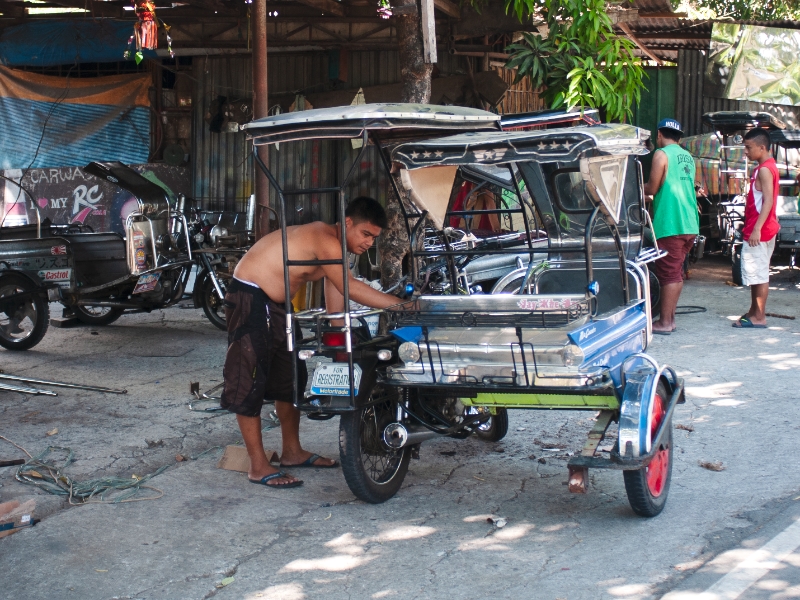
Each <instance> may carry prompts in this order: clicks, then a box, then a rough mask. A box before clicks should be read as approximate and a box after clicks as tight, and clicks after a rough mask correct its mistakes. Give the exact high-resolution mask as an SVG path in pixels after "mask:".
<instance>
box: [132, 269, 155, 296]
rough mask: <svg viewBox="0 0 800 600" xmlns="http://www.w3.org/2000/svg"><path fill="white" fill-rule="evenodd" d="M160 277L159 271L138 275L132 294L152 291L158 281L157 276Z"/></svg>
mask: <svg viewBox="0 0 800 600" xmlns="http://www.w3.org/2000/svg"><path fill="white" fill-rule="evenodd" d="M159 277H161V272H160V271H159V272H158V273H147V274H145V275H139V279H138V281H137V282H136V287H135V288H133V292H132V293H133V294H141V293H143V292H152V291H153V289H154V288H155V287H156V284H157V283H158V278H159Z"/></svg>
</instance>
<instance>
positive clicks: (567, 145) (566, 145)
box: [564, 140, 573, 150]
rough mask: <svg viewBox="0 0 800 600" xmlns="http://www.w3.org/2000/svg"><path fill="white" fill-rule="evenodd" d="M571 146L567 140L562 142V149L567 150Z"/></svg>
mask: <svg viewBox="0 0 800 600" xmlns="http://www.w3.org/2000/svg"><path fill="white" fill-rule="evenodd" d="M572 146H573V144H570V143H569V140H565V141H564V148H566V149H567V150H569V149H570V148H572Z"/></svg>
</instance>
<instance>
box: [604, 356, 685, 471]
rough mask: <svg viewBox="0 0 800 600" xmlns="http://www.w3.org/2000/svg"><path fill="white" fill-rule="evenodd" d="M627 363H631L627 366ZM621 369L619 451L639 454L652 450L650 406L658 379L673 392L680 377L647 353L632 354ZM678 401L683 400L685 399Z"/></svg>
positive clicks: (630, 454)
mask: <svg viewBox="0 0 800 600" xmlns="http://www.w3.org/2000/svg"><path fill="white" fill-rule="evenodd" d="M627 365H632V366H631V367H630V368H628V369H626V366H627ZM622 371H623V390H622V403H621V405H620V416H619V453H620V456H622V457H623V458H638V457H639V456H643V455H645V454H647V453H649V452H650V449H651V447H652V441H653V440H652V429H651V425H652V414H651V406H652V404H653V400H654V399H655V395H656V390H657V388H658V383H659V382H661V381H663V382H664V385H665V386H666V388H667V393H668V394H669V395H670V396H671V395H672V393H673V392H674V391H675V388H676V387H677V386H678V377H677V375H676V374H675V371H674V370H673V369H672V368H671V367H668V366H659V365H658V363H657V362H656V361H655V360H654V359H653V358H651V357H649V356H647V355H646V354H636V355H632V356H630V357H629V358H628V360H626V361H625V363H623V365H622ZM664 400H665V401H666V400H667V398H664ZM679 402H683V399H681V400H680V401H679Z"/></svg>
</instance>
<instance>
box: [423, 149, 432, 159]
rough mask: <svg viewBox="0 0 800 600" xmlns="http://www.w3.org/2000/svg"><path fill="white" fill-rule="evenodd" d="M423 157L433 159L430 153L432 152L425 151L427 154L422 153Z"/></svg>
mask: <svg viewBox="0 0 800 600" xmlns="http://www.w3.org/2000/svg"><path fill="white" fill-rule="evenodd" d="M422 156H423V157H424V158H430V157H431V153H430V152H428V151H427V150H425V152H423V153H422Z"/></svg>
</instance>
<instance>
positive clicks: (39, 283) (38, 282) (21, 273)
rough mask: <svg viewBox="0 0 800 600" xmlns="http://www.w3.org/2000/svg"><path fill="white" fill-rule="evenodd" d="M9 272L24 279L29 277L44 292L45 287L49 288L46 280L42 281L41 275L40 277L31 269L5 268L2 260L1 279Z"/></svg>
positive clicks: (0, 266) (0, 265)
mask: <svg viewBox="0 0 800 600" xmlns="http://www.w3.org/2000/svg"><path fill="white" fill-rule="evenodd" d="M8 274H13V275H16V276H18V277H23V278H24V279H27V280H28V281H30V282H31V283H32V284H33V285H34V286H36V287H37V288H40V289H41V290H42V292H44V291H45V289H46V288H47V286H46V285H45V283H44V281H42V279H41V277H39V276H38V275H36V274H35V273H32V272H30V271H20V270H17V269H13V268H5V266H4V265H3V263H2V262H0V280H2V278H3V276H4V275H8Z"/></svg>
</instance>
